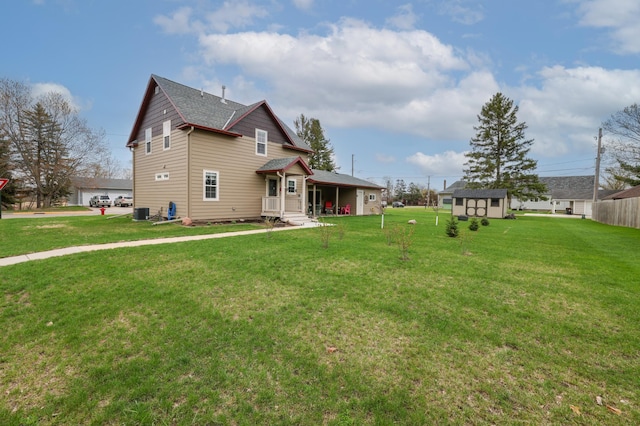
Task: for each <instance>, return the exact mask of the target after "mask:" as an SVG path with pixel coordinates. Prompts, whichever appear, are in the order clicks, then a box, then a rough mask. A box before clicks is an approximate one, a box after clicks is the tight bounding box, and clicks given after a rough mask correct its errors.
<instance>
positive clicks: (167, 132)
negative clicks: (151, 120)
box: [162, 120, 171, 149]
mask: <svg viewBox="0 0 640 426" xmlns="http://www.w3.org/2000/svg"><path fill="white" fill-rule="evenodd" d="M162 144H163V145H162V146H163V149H169V148H171V120H167V121H165V122H164V123H162Z"/></svg>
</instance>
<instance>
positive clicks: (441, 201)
mask: <svg viewBox="0 0 640 426" xmlns="http://www.w3.org/2000/svg"><path fill="white" fill-rule="evenodd" d="M466 186H467V182H466V181H464V180H459V181H456V182H454V183H452V184H451V186H445V188H444V189H443V190H442V191H440V192H438V206H439V207H441V208H443V209H445V210H451V203H452V202H453V191H455V190H456V189H464V188H465V187H466Z"/></svg>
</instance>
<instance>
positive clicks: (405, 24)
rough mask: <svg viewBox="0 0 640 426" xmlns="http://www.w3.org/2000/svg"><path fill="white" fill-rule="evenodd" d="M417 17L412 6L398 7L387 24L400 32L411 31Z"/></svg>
mask: <svg viewBox="0 0 640 426" xmlns="http://www.w3.org/2000/svg"><path fill="white" fill-rule="evenodd" d="M417 21H418V16H417V15H416V14H415V13H413V6H412V5H411V4H405V5H402V6H400V7H398V13H397V14H396V15H394V16H392V17H390V18H388V19H387V24H389V25H391V26H392V27H395V28H398V29H400V30H410V29H413V28H414V26H415V24H416V22H417Z"/></svg>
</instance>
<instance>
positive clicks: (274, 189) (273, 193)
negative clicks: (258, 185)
mask: <svg viewBox="0 0 640 426" xmlns="http://www.w3.org/2000/svg"><path fill="white" fill-rule="evenodd" d="M277 196H278V179H269V197H277Z"/></svg>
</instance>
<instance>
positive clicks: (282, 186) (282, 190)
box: [278, 172, 287, 218]
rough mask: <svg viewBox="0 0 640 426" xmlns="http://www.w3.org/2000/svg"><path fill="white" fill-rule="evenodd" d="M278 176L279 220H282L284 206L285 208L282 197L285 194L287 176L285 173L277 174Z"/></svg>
mask: <svg viewBox="0 0 640 426" xmlns="http://www.w3.org/2000/svg"><path fill="white" fill-rule="evenodd" d="M278 176H279V177H280V218H282V217H283V216H284V206H285V202H284V197H285V193H286V183H287V181H286V176H287V174H286V173H285V172H282V174H280V172H278Z"/></svg>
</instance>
